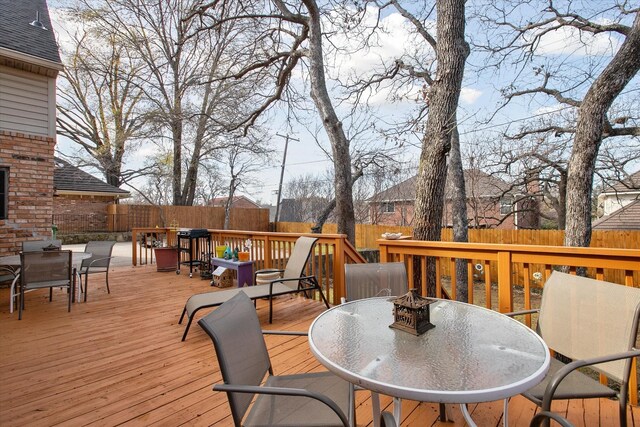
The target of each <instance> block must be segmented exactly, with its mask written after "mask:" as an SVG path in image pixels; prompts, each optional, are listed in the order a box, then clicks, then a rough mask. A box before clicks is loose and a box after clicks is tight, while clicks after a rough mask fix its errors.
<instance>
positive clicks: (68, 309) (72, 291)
mask: <svg viewBox="0 0 640 427" xmlns="http://www.w3.org/2000/svg"><path fill="white" fill-rule="evenodd" d="M74 280H75V279H74ZM68 289H69V292H68V294H69V304H68V307H67V313H71V300H72V299H73V295H74V294H75V290H74V289H73V286H72V285H71V282H69V288H68Z"/></svg>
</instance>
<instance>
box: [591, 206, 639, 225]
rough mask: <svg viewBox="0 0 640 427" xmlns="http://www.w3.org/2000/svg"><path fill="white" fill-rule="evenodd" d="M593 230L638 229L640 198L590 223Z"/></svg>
mask: <svg viewBox="0 0 640 427" xmlns="http://www.w3.org/2000/svg"><path fill="white" fill-rule="evenodd" d="M591 228H592V229H594V230H640V200H634V201H632V202H630V203H627V204H626V205H625V206H624V207H622V208H620V209H618V210H617V211H615V212H613V213H612V214H611V215H606V216H603V217H602V218H599V219H597V220H596V221H594V222H593V224H591Z"/></svg>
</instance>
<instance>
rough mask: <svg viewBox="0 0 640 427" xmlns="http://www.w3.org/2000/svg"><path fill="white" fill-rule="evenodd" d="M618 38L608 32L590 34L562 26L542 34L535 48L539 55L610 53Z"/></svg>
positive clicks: (612, 51) (617, 45) (616, 48)
mask: <svg viewBox="0 0 640 427" xmlns="http://www.w3.org/2000/svg"><path fill="white" fill-rule="evenodd" d="M619 46H620V40H619V39H617V38H616V37H615V36H614V35H612V34H609V33H601V34H591V33H587V32H581V31H579V30H578V29H576V28H573V27H562V28H559V29H557V30H554V31H550V32H548V33H546V34H544V35H543V36H542V37H541V39H540V43H539V45H538V46H537V48H536V53H538V54H541V55H565V56H569V55H579V56H600V55H612V54H613V53H614V52H615V51H617V50H618V48H619Z"/></svg>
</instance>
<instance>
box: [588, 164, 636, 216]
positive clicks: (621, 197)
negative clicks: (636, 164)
mask: <svg viewBox="0 0 640 427" xmlns="http://www.w3.org/2000/svg"><path fill="white" fill-rule="evenodd" d="M636 200H640V170H639V171H637V172H636V173H634V174H632V175H631V176H629V178H628V179H625V180H623V181H622V182H619V183H617V184H616V185H614V186H612V187H610V188H608V189H607V190H605V191H603V192H602V193H600V194H599V195H598V208H599V210H600V214H601V215H604V216H607V215H611V214H612V213H614V212H615V211H617V210H618V209H620V208H622V207H624V206H626V205H628V204H630V203H632V202H634V201H636Z"/></svg>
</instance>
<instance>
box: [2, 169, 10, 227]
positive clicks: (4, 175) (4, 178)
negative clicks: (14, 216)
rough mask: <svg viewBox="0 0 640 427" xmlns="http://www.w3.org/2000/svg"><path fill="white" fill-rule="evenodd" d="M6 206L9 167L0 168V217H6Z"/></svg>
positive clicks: (7, 200) (7, 201)
mask: <svg viewBox="0 0 640 427" xmlns="http://www.w3.org/2000/svg"><path fill="white" fill-rule="evenodd" d="M8 206H9V168H0V219H7V211H8V209H9V207H8Z"/></svg>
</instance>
